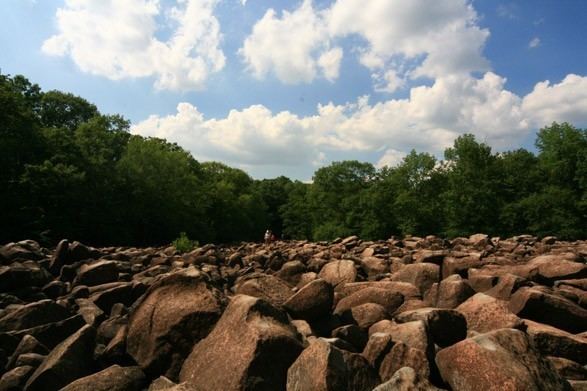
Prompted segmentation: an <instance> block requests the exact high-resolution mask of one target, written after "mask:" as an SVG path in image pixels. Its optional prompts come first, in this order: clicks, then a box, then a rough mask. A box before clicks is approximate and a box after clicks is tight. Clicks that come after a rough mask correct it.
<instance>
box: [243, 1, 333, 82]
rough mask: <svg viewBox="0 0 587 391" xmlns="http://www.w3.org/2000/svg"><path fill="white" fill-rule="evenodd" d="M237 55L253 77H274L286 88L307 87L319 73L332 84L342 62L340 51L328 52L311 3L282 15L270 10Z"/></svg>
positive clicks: (319, 18) (322, 27)
mask: <svg viewBox="0 0 587 391" xmlns="http://www.w3.org/2000/svg"><path fill="white" fill-rule="evenodd" d="M239 53H240V55H241V57H242V58H243V60H244V61H245V63H246V64H247V67H248V69H249V70H250V71H251V72H252V73H253V75H254V76H255V77H257V78H263V77H265V76H266V75H268V74H274V75H275V76H277V78H278V79H279V80H281V81H282V82H284V83H287V84H295V83H300V82H306V83H308V82H311V81H313V80H314V79H315V78H316V77H317V76H318V75H319V74H320V73H322V76H324V77H326V78H327V79H329V80H333V79H335V78H337V77H338V72H339V67H340V60H341V58H342V50H341V49H340V48H334V49H331V45H330V40H329V38H328V31H327V29H326V26H325V25H324V22H323V19H322V16H321V15H319V14H318V13H317V12H316V11H315V10H314V8H313V5H312V1H311V0H304V2H303V3H302V4H301V5H300V7H299V8H297V9H296V10H294V11H293V12H288V11H283V12H282V14H281V15H278V14H277V13H276V12H275V10H273V9H269V10H268V11H267V12H266V13H265V15H264V16H263V18H261V20H259V21H258V22H257V23H256V24H255V26H254V27H253V31H252V33H251V35H250V36H248V37H247V38H246V39H245V41H244V44H243V47H242V48H241V49H240V50H239Z"/></svg>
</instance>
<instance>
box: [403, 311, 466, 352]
mask: <svg viewBox="0 0 587 391" xmlns="http://www.w3.org/2000/svg"><path fill="white" fill-rule="evenodd" d="M394 320H395V321H396V322H398V323H406V322H413V321H417V320H421V321H424V322H425V323H426V326H427V329H428V331H429V332H430V334H431V336H432V340H433V341H434V343H435V344H437V345H438V346H440V347H447V346H450V345H452V344H455V343H457V342H459V341H462V340H463V339H465V338H466V337H467V321H466V320H465V317H464V316H463V315H462V314H461V313H460V312H458V311H456V310H449V309H442V308H419V309H416V310H412V311H405V312H402V313H401V314H398V315H396V316H395V317H394Z"/></svg>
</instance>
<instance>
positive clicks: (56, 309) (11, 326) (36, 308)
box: [0, 300, 70, 331]
mask: <svg viewBox="0 0 587 391" xmlns="http://www.w3.org/2000/svg"><path fill="white" fill-rule="evenodd" d="M69 316H70V314H69V311H67V309H65V308H64V307H62V306H60V305H58V304H56V303H55V302H54V301H53V300H41V301H38V302H36V303H31V304H27V305H24V306H22V307H20V308H19V309H17V310H15V311H12V312H10V313H8V314H6V315H5V316H3V317H2V318H0V331H9V330H24V329H28V328H31V327H35V326H40V325H43V324H47V323H53V322H59V321H61V320H64V319H66V318H68V317H69Z"/></svg>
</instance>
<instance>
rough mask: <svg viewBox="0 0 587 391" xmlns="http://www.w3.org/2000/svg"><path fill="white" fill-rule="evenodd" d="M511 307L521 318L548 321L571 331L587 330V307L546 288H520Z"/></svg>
mask: <svg viewBox="0 0 587 391" xmlns="http://www.w3.org/2000/svg"><path fill="white" fill-rule="evenodd" d="M509 308H510V310H511V311H512V312H513V313H515V314H517V315H518V316H519V317H521V318H525V319H531V320H534V321H536V322H540V323H546V324H549V325H551V326H554V327H557V328H559V329H562V330H566V331H568V332H571V333H580V332H582V331H585V330H587V309H585V308H582V307H580V306H579V305H577V304H575V303H573V302H572V301H570V300H569V299H566V298H564V297H561V296H558V295H554V294H549V293H547V292H545V291H544V290H539V289H536V288H526V287H524V288H520V289H519V290H518V291H517V292H516V293H514V295H513V296H512V298H511V299H510V305H509Z"/></svg>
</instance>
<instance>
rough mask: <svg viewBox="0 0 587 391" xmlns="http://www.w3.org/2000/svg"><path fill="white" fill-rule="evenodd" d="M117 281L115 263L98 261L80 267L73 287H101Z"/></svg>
mask: <svg viewBox="0 0 587 391" xmlns="http://www.w3.org/2000/svg"><path fill="white" fill-rule="evenodd" d="M117 280H118V267H117V263H116V261H107V260H100V261H97V262H93V263H90V264H84V265H82V266H80V268H79V269H78V271H77V277H76V278H75V280H74V282H73V283H74V285H86V286H93V285H101V284H107V283H109V282H115V281H117Z"/></svg>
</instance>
